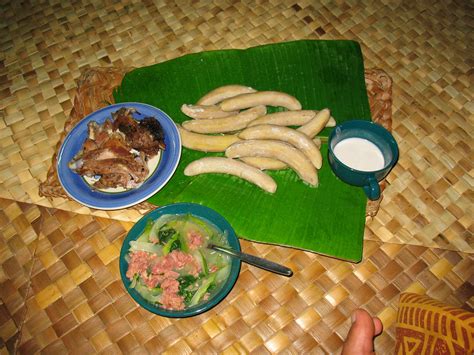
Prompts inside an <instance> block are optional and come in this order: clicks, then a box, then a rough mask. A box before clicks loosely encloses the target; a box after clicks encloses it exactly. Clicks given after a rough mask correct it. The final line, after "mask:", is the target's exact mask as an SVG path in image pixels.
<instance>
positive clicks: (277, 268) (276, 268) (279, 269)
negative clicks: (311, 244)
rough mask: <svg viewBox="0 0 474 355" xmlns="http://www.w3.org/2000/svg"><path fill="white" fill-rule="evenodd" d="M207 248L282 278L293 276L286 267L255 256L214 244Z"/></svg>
mask: <svg viewBox="0 0 474 355" xmlns="http://www.w3.org/2000/svg"><path fill="white" fill-rule="evenodd" d="M208 247H209V248H210V249H213V250H215V251H218V252H221V253H224V254H228V255H230V256H233V257H235V258H238V259H240V260H242V261H244V262H246V263H248V264H251V265H253V266H256V267H259V268H261V269H264V270H267V271H271V272H274V273H277V274H280V275H283V276H288V277H290V276H291V275H293V271H292V270H291V269H289V268H287V267H286V266H283V265H280V264H277V263H274V262H273V261H270V260H267V259H263V258H259V257H258V256H255V255H250V254H246V253H242V252H240V251H237V250H234V249H229V248H225V247H221V246H218V245H214V244H209V245H208Z"/></svg>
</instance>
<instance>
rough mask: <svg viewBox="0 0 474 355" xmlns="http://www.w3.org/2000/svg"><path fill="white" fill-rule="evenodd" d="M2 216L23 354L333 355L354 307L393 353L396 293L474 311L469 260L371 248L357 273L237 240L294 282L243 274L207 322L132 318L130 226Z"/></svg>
mask: <svg viewBox="0 0 474 355" xmlns="http://www.w3.org/2000/svg"><path fill="white" fill-rule="evenodd" d="M0 205H1V207H3V211H4V212H3V213H2V212H0V218H2V219H3V220H4V222H6V223H4V227H3V228H2V229H0V233H2V234H3V238H2V239H4V240H5V241H6V243H5V244H4V245H1V249H0V251H1V255H2V256H3V255H4V257H3V259H4V260H2V269H1V270H2V279H1V280H0V281H1V283H0V290H1V291H0V292H1V293H0V294H1V297H2V305H1V307H3V310H2V312H1V314H2V317H3V318H4V319H5V320H6V321H7V322H6V323H3V324H4V325H3V326H0V337H2V338H3V339H5V343H6V345H5V347H7V348H8V349H9V350H11V351H13V350H17V351H18V353H21V354H31V353H33V352H44V353H66V352H74V353H87V354H92V353H98V352H107V353H125V354H128V353H132V352H137V353H139V352H151V353H162V352H165V351H167V352H168V353H170V354H172V353H191V352H195V353H203V354H209V353H224V354H235V353H256V354H266V353H280V352H290V353H295V354H307V353H310V352H312V353H326V354H335V353H339V351H340V348H341V346H342V342H343V339H345V337H346V334H347V332H348V330H349V327H350V314H351V312H352V311H353V310H354V309H355V308H357V307H364V308H365V309H367V310H368V311H369V312H370V313H372V314H373V315H377V316H378V317H380V319H381V320H382V322H383V324H384V328H385V330H384V333H383V334H382V335H381V336H379V337H378V338H377V340H376V348H377V349H394V345H395V322H396V313H397V307H398V306H397V304H398V297H399V294H400V293H401V292H404V291H410V292H415V293H420V294H427V295H429V296H431V297H433V298H437V299H442V300H444V301H445V302H447V303H450V304H452V305H455V306H460V307H464V308H466V309H470V310H472V309H473V308H474V291H473V290H474V286H473V284H472V280H473V276H474V256H473V255H472V254H466V253H461V252H456V251H447V250H442V249H430V248H426V247H421V246H411V245H400V244H390V243H381V242H376V241H366V242H365V248H364V258H363V262H361V263H360V264H353V263H349V262H341V261H338V260H335V259H331V258H327V257H323V256H318V255H316V254H313V253H307V252H302V251H297V250H293V249H286V248H282V247H274V246H267V245H261V244H255V243H250V242H247V241H243V242H242V249H243V251H244V252H249V253H255V254H258V255H262V256H264V257H266V258H269V259H271V260H278V261H280V262H282V263H285V264H286V265H288V266H290V267H291V268H292V269H293V271H294V276H293V277H291V278H285V277H282V276H278V275H275V274H271V273H268V272H266V271H263V270H260V269H257V268H254V267H249V266H247V265H245V264H243V265H242V270H241V273H240V277H239V279H238V280H237V283H236V285H235V287H234V288H233V290H232V291H231V293H230V294H229V295H228V297H227V298H226V299H225V300H224V301H222V302H221V303H220V304H219V305H218V306H216V307H215V308H213V309H212V310H211V311H209V312H207V313H204V314H202V315H200V316H196V317H192V318H187V319H168V318H163V317H159V316H155V315H153V314H151V313H149V312H147V311H145V310H143V309H142V308H141V307H138V306H137V304H135V302H134V301H133V299H132V298H131V297H130V296H129V295H128V293H127V292H126V291H125V289H124V287H123V284H122V282H121V280H120V272H119V266H118V265H119V263H118V258H119V253H120V247H121V244H122V241H123V239H124V237H125V235H126V232H127V230H128V229H129V228H130V227H131V226H132V223H131V222H123V221H118V220H112V219H106V218H101V217H96V216H91V215H81V214H76V213H73V212H67V211H64V210H59V209H53V208H43V207H42V208H38V207H37V206H34V205H28V204H24V203H19V202H15V201H11V200H3V199H0ZM39 220H40V221H41V223H40V224H38V222H37V221H39ZM35 221H36V223H35ZM16 250H24V253H17V252H15V251H16ZM33 254H34V255H33ZM27 274H31V276H30V277H29V279H30V280H31V282H26V275H27ZM7 289H8V290H7ZM25 307H26V308H25ZM8 315H10V317H8ZM16 324H18V326H16ZM17 328H21V337H18V335H17V334H18V333H17ZM9 337H10V338H9Z"/></svg>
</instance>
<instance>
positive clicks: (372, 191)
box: [364, 176, 380, 201]
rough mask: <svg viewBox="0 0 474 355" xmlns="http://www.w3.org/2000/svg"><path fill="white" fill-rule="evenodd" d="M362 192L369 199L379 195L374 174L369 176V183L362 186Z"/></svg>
mask: <svg viewBox="0 0 474 355" xmlns="http://www.w3.org/2000/svg"><path fill="white" fill-rule="evenodd" d="M364 192H365V194H366V196H367V197H368V199H369V200H373V201H374V200H378V199H379V197H380V186H379V183H378V181H377V179H376V178H375V177H374V176H371V177H369V184H368V185H365V186H364Z"/></svg>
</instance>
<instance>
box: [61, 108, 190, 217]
mask: <svg viewBox="0 0 474 355" xmlns="http://www.w3.org/2000/svg"><path fill="white" fill-rule="evenodd" d="M122 107H129V108H135V109H136V110H137V112H136V113H134V114H133V117H134V118H135V119H137V120H141V119H143V118H145V117H149V116H152V117H154V118H156V119H157V120H158V122H159V123H160V124H161V127H162V128H163V131H164V136H165V144H166V149H165V150H164V151H162V152H161V156H160V161H159V163H158V166H157V167H156V169H155V171H154V172H153V173H152V175H150V177H149V178H148V179H147V180H146V181H145V182H144V183H143V184H142V185H141V186H139V187H137V188H135V189H130V190H126V191H123V192H115V193H109V192H104V191H99V190H97V189H93V188H92V187H91V185H89V184H88V183H87V182H86V181H85V180H84V178H83V177H82V176H80V175H78V174H76V173H75V172H74V171H72V170H71V169H70V168H69V166H68V164H69V162H70V161H71V160H72V159H73V158H74V156H75V155H76V154H77V153H78V152H79V151H80V150H81V148H82V145H83V143H84V141H85V140H86V138H87V124H88V123H89V122H90V121H96V122H97V123H99V124H102V123H104V122H105V120H106V119H107V118H111V116H112V113H113V112H115V111H117V110H119V109H120V108H122ZM180 157H181V138H180V136H179V132H178V129H177V127H176V125H175V123H174V122H173V120H172V119H171V118H170V117H169V116H168V115H167V114H166V113H164V112H163V111H161V110H160V109H158V108H156V107H153V106H150V105H146V104H142V103H136V102H125V103H120V104H115V105H111V106H107V107H105V108H102V109H100V110H98V111H95V112H93V113H91V114H90V115H88V116H86V117H85V118H84V119H83V120H81V121H80V122H79V123H78V124H77V125H76V126H75V127H74V128H73V129H72V130H71V132H69V134H68V135H67V137H66V139H65V140H64V142H63V144H62V146H61V148H60V150H59V154H58V166H57V168H58V177H59V181H60V183H61V185H62V186H63V188H64V190H65V191H66V193H67V194H68V195H69V196H70V197H71V198H72V199H74V200H76V201H77V202H79V203H81V204H83V205H85V206H88V207H91V208H97V209H101V210H114V209H120V208H127V207H130V206H133V205H136V204H137V203H140V202H143V201H145V200H146V199H148V198H149V197H151V196H152V195H154V194H155V193H156V192H157V191H159V190H160V189H161V188H162V187H163V186H165V184H166V183H167V182H168V181H169V179H170V178H171V176H173V174H174V172H175V170H176V167H177V166H178V162H179V159H180Z"/></svg>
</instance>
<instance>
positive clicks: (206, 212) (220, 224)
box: [120, 203, 241, 318]
mask: <svg viewBox="0 0 474 355" xmlns="http://www.w3.org/2000/svg"><path fill="white" fill-rule="evenodd" d="M165 214H175V215H186V214H191V215H193V216H196V217H200V218H201V219H203V220H205V221H207V222H209V223H210V224H212V225H214V226H215V227H217V229H218V230H219V231H220V232H226V233H227V240H228V241H229V246H230V247H231V248H233V249H235V250H238V251H240V243H239V239H238V238H237V235H236V234H235V231H234V229H233V228H232V226H231V225H230V224H229V222H227V220H226V219H225V218H224V217H222V216H221V215H220V214H219V213H217V212H216V211H214V210H213V209H211V208H209V207H205V206H202V205H198V204H195V203H175V204H171V205H167V206H163V207H160V208H157V209H156V210H153V211H151V212H149V213H148V214H146V215H145V216H143V217H142V218H141V219H140V220H139V221H138V222H137V223H136V224H135V225H134V226H133V227H132V229H130V231H129V232H128V234H127V236H126V237H125V240H124V241H123V244H122V249H121V250H120V276H121V277H122V282H123V284H124V285H125V288H126V289H127V291H128V293H129V294H130V295H131V296H132V298H133V299H134V300H135V301H136V302H137V303H138V304H139V305H140V306H142V307H143V308H145V309H146V310H148V311H150V312H152V313H155V314H158V315H160V316H163V317H170V318H184V317H191V316H195V315H198V314H201V313H203V312H206V311H208V310H209V309H211V308H212V307H214V306H215V305H217V304H218V303H219V302H220V301H222V300H223V299H224V298H225V297H226V296H227V294H228V293H229V292H230V291H231V290H232V288H233V287H234V284H235V282H236V281H237V277H238V276H239V272H240V264H241V262H240V260H238V259H235V258H232V259H231V268H230V273H229V277H228V278H227V281H226V282H225V284H224V285H222V287H221V289H220V290H219V291H218V292H217V293H216V294H215V295H214V296H213V297H212V298H210V299H208V300H207V301H206V302H204V303H201V304H198V305H196V306H193V307H189V308H186V309H184V310H182V311H171V310H168V309H164V308H161V307H159V306H157V305H153V304H151V303H150V302H148V301H146V300H144V299H143V298H142V296H140V294H139V293H138V292H137V291H136V290H135V289H133V288H132V289H130V280H129V279H128V278H127V276H126V273H127V269H128V262H127V261H126V260H125V256H126V255H127V254H128V250H129V249H130V241H132V240H136V239H137V238H138V237H139V236H140V235H141V234H142V233H143V230H144V229H145V226H146V224H147V222H148V220H149V219H151V220H153V221H155V220H157V219H158V218H160V217H161V216H162V215H165Z"/></svg>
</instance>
